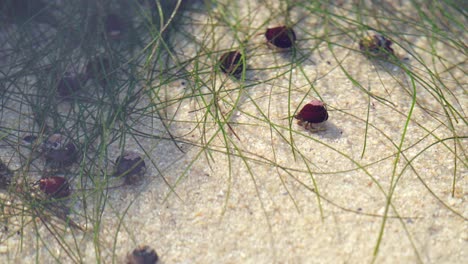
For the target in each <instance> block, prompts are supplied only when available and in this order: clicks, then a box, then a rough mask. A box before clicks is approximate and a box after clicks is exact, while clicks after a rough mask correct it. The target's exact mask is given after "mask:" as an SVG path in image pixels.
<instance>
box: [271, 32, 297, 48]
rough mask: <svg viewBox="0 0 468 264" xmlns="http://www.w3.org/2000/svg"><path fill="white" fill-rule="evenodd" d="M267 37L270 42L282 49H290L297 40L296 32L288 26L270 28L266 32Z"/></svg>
mask: <svg viewBox="0 0 468 264" xmlns="http://www.w3.org/2000/svg"><path fill="white" fill-rule="evenodd" d="M265 37H266V39H267V41H268V43H269V44H271V45H273V46H275V47H277V48H280V49H289V48H291V47H292V46H293V45H294V42H295V41H296V33H294V30H293V29H292V28H290V27H287V26H279V27H274V28H269V29H267V31H266V32H265Z"/></svg>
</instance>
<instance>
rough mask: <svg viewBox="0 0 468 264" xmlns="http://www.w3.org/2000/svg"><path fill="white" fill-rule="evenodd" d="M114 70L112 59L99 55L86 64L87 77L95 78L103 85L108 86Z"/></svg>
mask: <svg viewBox="0 0 468 264" xmlns="http://www.w3.org/2000/svg"><path fill="white" fill-rule="evenodd" d="M111 71H112V64H111V61H110V59H108V58H106V57H104V56H97V57H95V58H93V59H91V60H90V61H89V62H88V63H87V64H86V70H85V75H86V79H95V80H96V81H98V82H99V84H100V85H101V86H104V87H105V86H107V84H108V83H109V78H110V75H111Z"/></svg>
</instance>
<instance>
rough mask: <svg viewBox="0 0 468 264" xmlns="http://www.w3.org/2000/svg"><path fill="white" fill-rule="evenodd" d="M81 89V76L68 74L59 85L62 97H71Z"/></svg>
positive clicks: (58, 91)
mask: <svg viewBox="0 0 468 264" xmlns="http://www.w3.org/2000/svg"><path fill="white" fill-rule="evenodd" d="M80 88H81V80H80V76H79V75H77V74H72V73H69V72H66V73H65V75H64V76H63V77H62V78H61V79H60V81H59V83H58V85H57V93H58V95H59V96H61V97H69V96H71V95H72V94H74V93H76V92H77V91H78V90H80Z"/></svg>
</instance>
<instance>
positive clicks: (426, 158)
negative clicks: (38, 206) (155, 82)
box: [0, 1, 468, 263]
mask: <svg viewBox="0 0 468 264" xmlns="http://www.w3.org/2000/svg"><path fill="white" fill-rule="evenodd" d="M226 2H234V1H226ZM246 2H247V1H246ZM248 2H256V1H248ZM259 2H261V1H259ZM272 2H274V1H272ZM230 5H231V7H230V8H228V10H229V11H231V12H233V13H235V14H236V15H235V17H237V18H242V19H241V20H240V21H239V23H240V25H241V29H239V32H238V35H237V37H239V39H241V40H243V39H244V38H247V37H249V44H248V46H247V47H248V48H247V49H246V51H245V53H246V55H247V64H248V69H247V71H246V76H245V79H246V80H240V81H236V80H235V79H230V78H227V77H226V76H225V75H223V74H221V73H220V72H214V71H212V68H211V65H213V64H215V63H216V60H217V58H218V57H219V56H220V54H221V52H217V51H223V50H229V49H231V47H239V45H240V44H239V42H237V41H236V40H235V38H234V37H233V36H231V34H232V32H233V31H232V30H230V29H229V28H228V27H226V26H223V25H219V26H206V25H204V24H205V23H206V24H208V25H209V24H210V23H212V21H210V20H209V16H206V15H204V14H200V13H186V14H185V15H187V16H191V17H192V18H193V19H196V20H197V21H199V22H201V23H200V25H194V26H192V27H191V28H190V29H189V26H185V27H184V28H183V29H181V31H184V30H185V31H188V30H190V32H191V33H193V34H194V35H195V36H197V39H198V41H202V42H203V45H204V46H205V47H206V48H207V49H208V50H209V51H210V52H213V53H212V54H206V53H205V52H204V51H203V50H200V49H199V48H200V47H199V46H198V45H197V44H196V43H195V42H194V41H193V40H188V39H187V38H184V36H182V35H181V34H180V35H177V33H175V35H174V38H176V39H177V41H176V43H177V45H176V49H175V50H179V51H180V53H178V54H177V56H179V58H181V59H185V58H190V57H192V56H193V55H194V54H198V55H199V56H200V57H199V62H200V63H205V64H204V65H201V66H200V67H202V69H199V74H198V78H200V79H201V80H204V81H205V82H206V83H207V84H208V85H209V86H208V85H207V86H206V87H201V88H200V91H201V92H208V91H210V90H212V89H216V90H217V91H220V93H219V97H220V98H221V99H220V101H219V107H220V108H221V111H222V112H223V114H224V115H226V116H228V115H229V113H230V112H231V111H232V114H233V115H232V117H230V118H229V121H230V122H231V127H232V130H233V131H234V132H235V135H237V136H238V137H239V139H238V138H237V137H236V136H235V135H234V133H233V132H232V131H231V130H230V128H229V127H228V126H227V125H223V126H219V125H218V124H215V123H213V118H212V116H209V117H208V122H207V124H206V127H205V128H203V127H201V125H202V124H200V122H201V121H202V120H203V118H205V116H204V115H206V114H207V110H206V105H203V103H202V99H201V98H202V97H201V96H195V95H192V96H191V97H190V98H189V99H185V100H179V101H178V103H177V104H176V105H171V106H169V107H168V108H167V109H166V114H167V116H169V118H171V119H174V122H171V123H169V122H168V124H170V126H171V131H174V134H175V135H178V136H182V135H184V137H183V140H184V141H185V143H181V144H180V147H181V148H182V149H183V150H184V151H185V153H182V152H181V151H180V150H178V149H177V148H176V147H175V145H174V144H173V143H172V142H169V141H160V142H158V141H156V140H147V139H145V140H141V141H140V143H141V144H142V145H144V146H145V150H146V151H147V152H148V153H149V154H150V157H149V158H147V160H150V159H151V160H153V161H154V165H153V164H150V163H149V162H148V163H147V164H149V170H148V173H147V176H148V180H147V181H145V184H144V185H142V186H139V187H125V188H122V189H116V190H111V191H110V192H109V194H108V196H109V201H108V204H107V208H106V210H105V213H104V214H103V216H102V226H101V235H100V237H99V240H100V241H101V242H100V243H99V244H100V245H101V249H100V250H102V251H103V252H102V256H103V257H104V259H103V260H102V261H103V262H105V263H110V262H112V261H113V259H112V255H113V254H115V255H116V261H117V262H121V261H123V259H124V256H125V254H126V253H127V252H128V251H129V250H130V249H132V248H133V247H135V246H136V245H139V244H148V245H150V246H152V247H154V248H155V249H156V251H157V252H158V254H159V255H160V257H161V260H162V262H163V263H369V262H371V261H372V260H373V257H374V250H375V248H376V245H377V239H378V237H379V232H380V230H381V228H382V225H383V222H384V220H383V217H382V216H383V215H384V213H385V207H386V204H387V198H386V195H387V194H388V193H389V190H390V189H391V187H392V186H396V187H395V189H394V192H393V196H392V200H391V207H390V208H389V211H388V214H387V216H388V217H389V218H388V219H387V220H386V221H385V226H384V234H383V237H382V241H381V244H380V248H379V252H378V254H377V255H376V263H415V262H418V261H419V260H421V261H422V262H424V263H463V262H464V261H466V260H468V251H467V248H468V222H467V217H468V215H467V213H468V205H467V198H468V193H467V190H468V186H467V168H466V167H464V165H463V162H465V163H466V160H465V161H460V160H458V161H457V171H456V173H455V177H456V179H457V184H456V188H455V197H452V195H451V192H452V181H453V177H454V172H453V171H454V154H453V153H452V150H453V149H454V141H453V140H448V141H446V142H445V143H446V145H447V146H444V145H443V144H436V145H434V146H432V147H430V148H428V149H425V148H427V147H428V146H430V145H431V144H432V143H434V142H436V141H437V140H438V139H437V138H439V139H443V138H448V137H452V136H453V130H451V129H449V128H448V127H445V126H444V125H446V124H447V123H446V122H447V121H446V120H447V119H446V117H445V116H444V115H443V109H442V108H441V105H440V103H439V102H437V101H436V98H434V97H432V96H431V95H430V94H429V93H428V92H427V91H426V89H427V88H424V87H422V86H421V84H416V87H415V89H416V91H417V100H418V103H419V104H418V105H415V108H414V112H413V113H412V116H411V122H410V124H409V126H408V131H407V133H406V135H405V138H404V141H403V144H402V146H403V149H405V151H404V152H402V153H401V155H399V161H398V162H397V165H396V166H395V165H394V164H395V162H396V153H397V146H398V144H400V141H401V137H402V134H403V129H404V126H405V122H406V119H407V115H408V112H409V110H410V108H411V99H412V98H411V96H410V95H409V94H408V93H412V90H413V88H412V87H411V81H410V78H409V77H408V75H407V74H406V73H405V72H403V70H401V69H400V68H398V67H396V66H393V65H391V64H388V63H377V62H374V63H373V62H372V61H371V60H368V59H367V58H366V57H364V56H363V55H362V54H360V53H359V52H358V51H357V49H358V46H357V36H359V35H360V33H358V32H354V31H353V30H351V29H350V31H351V32H348V33H349V34H350V35H349V36H345V35H344V34H341V35H340V36H337V37H334V39H332V40H331V41H333V42H337V43H340V44H342V45H343V47H340V46H338V45H334V46H333V51H334V55H335V56H336V58H334V55H333V54H332V53H331V52H330V50H329V49H328V47H327V45H326V43H325V42H323V43H321V44H319V45H318V49H314V50H311V49H310V48H311V47H315V45H316V43H318V41H319V40H318V39H315V38H311V35H310V32H312V31H313V35H314V36H315V35H316V34H317V35H320V34H319V33H320V32H324V30H325V29H324V27H323V25H322V24H321V23H323V21H321V20H320V19H319V18H318V17H314V16H307V17H305V18H304V19H300V18H302V17H303V15H304V14H306V13H305V12H306V11H305V10H300V9H298V8H295V9H293V10H292V12H291V20H292V21H294V22H295V21H299V20H300V21H299V22H298V23H297V24H296V25H295V26H294V29H295V30H296V34H297V36H298V43H297V45H298V53H297V55H296V56H297V57H296V59H299V58H305V61H304V62H303V63H301V64H299V65H291V61H294V58H293V56H292V55H290V54H289V55H284V54H282V53H278V52H274V51H272V50H271V49H269V48H268V47H267V46H266V45H265V43H264V38H263V36H262V35H256V34H258V33H262V32H263V31H264V29H266V28H267V27H270V26H276V25H279V24H282V23H284V17H282V16H278V17H275V15H276V13H275V12H273V11H270V10H274V9H271V8H272V7H271V6H269V7H266V6H264V5H262V4H257V3H249V4H245V5H241V4H239V5H236V4H232V3H231V4H230ZM275 5H277V8H278V10H281V8H284V6H282V5H280V4H278V3H276V4H275ZM345 8H346V6H345V7H343V9H342V10H341V11H339V12H341V13H343V14H344V13H345V11H344V10H345ZM401 10H405V8H404V7H401ZM213 12H214V14H220V15H221V14H222V12H221V5H220V6H218V9H215V10H214V11H213ZM408 12H410V11H408ZM277 13H280V12H279V11H278V12H277ZM272 16H273V19H272V18H271V17H272ZM232 19H234V17H233V18H232ZM266 21H268V22H266ZM232 23H235V22H234V21H233V22H232ZM264 23H265V24H264ZM390 26H392V25H390ZM391 28H394V26H392V27H391ZM211 30H214V36H213V35H212V34H213V32H212V31H211ZM408 31H411V29H408ZM308 32H309V33H308ZM316 32H318V33H316ZM392 37H393V38H394V37H395V36H392ZM406 38H408V39H409V38H410V37H406V36H402V39H398V40H396V41H395V42H397V43H401V44H402V45H409V44H410V43H408V42H405V41H404V39H406ZM211 40H214V41H215V42H211ZM411 40H412V43H411V44H413V45H414V46H416V47H427V46H428V45H429V43H428V40H427V39H425V38H423V37H421V38H415V39H414V40H413V39H411ZM394 48H395V50H396V52H397V54H398V55H399V56H401V57H405V56H408V53H407V52H406V51H405V50H403V48H402V47H399V46H398V45H395V46H394ZM405 48H408V46H405ZM351 49H354V50H351ZM441 52H442V53H441V55H442V54H443V55H444V58H445V59H446V60H447V61H450V62H452V63H454V64H455V63H456V62H458V61H463V60H466V58H460V57H450V56H451V54H450V51H449V50H448V51H447V52H444V51H443V47H441ZM418 54H419V55H420V56H421V59H422V60H423V61H425V62H426V63H429V62H431V59H432V57H431V54H429V53H427V52H421V53H418ZM458 55H459V54H458ZM328 62H329V63H328ZM339 63H341V66H342V67H343V68H344V69H346V70H347V71H348V73H349V74H350V75H351V76H353V78H355V79H356V81H358V82H359V83H360V84H362V85H363V87H362V88H363V89H367V90H368V91H369V92H370V93H372V94H373V95H375V96H379V97H382V98H383V99H385V100H386V101H388V102H382V101H380V102H379V101H377V100H375V99H369V97H368V95H366V94H365V93H364V92H363V91H361V90H360V89H361V88H359V87H357V86H356V85H353V83H352V82H351V81H350V79H349V78H348V77H347V76H346V75H345V74H344V73H343V70H341V69H340V67H339ZM431 63H432V62H431ZM278 65H284V66H282V67H279V66H278ZM406 65H407V67H409V68H410V69H412V70H413V71H415V72H417V73H418V76H421V77H423V78H424V79H425V80H427V81H429V77H430V75H429V74H427V71H426V70H425V69H423V68H422V67H421V65H420V64H419V63H418V62H417V61H416V60H415V59H414V58H413V57H411V58H410V59H409V61H407V62H406ZM194 67H195V63H192V64H190V65H189V66H188V69H189V70H190V69H194ZM265 67H270V69H265ZM438 67H440V68H441V69H444V67H446V68H448V66H443V65H439V64H438V62H435V65H431V69H433V68H438ZM291 68H293V69H292V70H291ZM441 78H443V79H444V80H446V82H445V84H446V85H449V86H448V87H447V89H450V90H451V91H452V92H453V93H454V94H455V96H456V98H458V100H459V102H458V104H457V103H455V102H454V97H452V96H448V97H447V98H448V100H449V101H450V102H451V103H453V104H454V105H456V106H457V107H458V109H457V110H458V111H466V107H467V103H468V101H467V97H466V92H464V90H463V89H466V87H460V86H458V84H457V83H456V82H454V80H453V78H458V81H459V83H462V84H463V83H466V80H467V79H466V77H465V76H463V75H460V73H459V72H456V71H454V76H450V75H448V74H447V73H445V74H444V73H442V76H441ZM182 81H184V82H185V85H182V84H181V82H182ZM195 82H196V80H195V79H194V78H185V79H184V80H180V81H177V82H174V83H172V84H170V85H168V86H167V87H166V88H167V89H168V91H169V92H167V93H164V94H165V96H167V97H166V98H179V97H180V96H181V95H183V94H191V89H195V87H198V86H196V84H195ZM311 84H312V85H313V86H312V85H311ZM462 88H463V89H462ZM314 90H315V91H316V92H317V93H318V94H319V95H320V97H321V99H322V100H323V101H324V102H325V103H326V104H327V105H328V109H329V116H330V118H329V121H328V123H327V130H326V131H324V132H319V133H309V132H308V131H305V130H304V129H303V128H301V127H299V126H297V124H296V122H295V121H292V122H291V120H290V119H291V116H292V115H293V114H294V112H295V111H296V110H297V109H298V108H299V107H300V106H301V105H303V104H304V103H305V102H307V101H309V100H312V99H314V98H317V97H318V96H317V93H316V92H315V91H314ZM160 95H161V94H160ZM238 96H239V97H240V103H239V105H238V107H236V108H233V106H232V105H233V104H234V101H235V100H237V97H238ZM204 98H205V99H206V100H207V101H209V100H211V99H212V98H211V97H210V96H208V95H207V96H205V97H204ZM369 100H370V102H369ZM148 102H149V101H146V102H145V101H143V102H141V104H142V105H144V104H145V103H148ZM288 102H289V103H288ZM369 103H370V105H371V107H370V112H369V125H370V126H369V127H368V128H367V137H366V136H365V135H366V121H365V120H366V118H367V110H368V104H369ZM391 104H393V105H391ZM288 107H289V108H290V110H289V112H288ZM423 107H424V108H425V109H423ZM195 110H198V111H195ZM211 110H212V111H216V110H217V109H215V107H213V106H211ZM428 110H431V111H434V113H435V114H431V113H430V112H429V111H428ZM218 114H220V113H218ZM288 117H289V118H288ZM465 118H466V117H465ZM147 121H149V118H148V120H141V123H142V124H146V125H148V126H151V125H150V123H149V122H147ZM155 122H156V123H155V125H153V127H150V128H148V127H146V128H145V127H142V128H141V129H142V130H144V131H148V132H153V133H158V131H161V130H163V129H162V128H161V127H160V122H159V121H158V120H155ZM158 124H159V125H158ZM454 126H455V128H454V130H455V131H457V133H458V135H466V134H467V132H468V130H467V127H466V125H465V124H463V122H459V123H458V124H454ZM220 128H223V129H225V130H226V131H227V132H226V135H227V137H223V133H221V132H220V131H219V129H220ZM203 140H206V141H210V142H209V144H207V143H206V142H204V141H203ZM365 140H366V149H365V153H364V156H363V157H362V158H361V154H362V151H363V146H364V141H365ZM292 142H294V143H292ZM460 142H461V143H464V141H463V140H461V141H460ZM127 144H128V145H129V146H131V147H129V149H134V150H137V151H139V152H140V153H141V152H142V151H141V150H140V149H139V147H138V146H136V145H135V142H132V141H129V142H127ZM293 144H294V149H295V150H294V151H292V146H291V145H293ZM200 145H208V146H209V150H206V149H202V148H200V147H199V146H200ZM407 148H408V149H407ZM457 148H458V151H459V153H458V155H459V157H464V156H463V154H462V149H461V148H460V145H458V146H457ZM464 148H466V146H464ZM111 150H112V151H113V152H112V153H110V157H111V158H112V159H114V158H115V157H116V156H117V155H118V153H119V150H118V149H117V145H116V146H115V148H111ZM421 152H422V153H421ZM413 158H414V160H412V159H413ZM408 160H411V164H410V166H409V167H405V166H406V165H408ZM194 161H195V162H194ZM155 165H156V166H157V168H158V169H159V170H160V171H159V172H158V170H157V169H156V167H155ZM394 169H395V172H393V171H394ZM160 173H162V174H160ZM163 177H164V179H165V180H167V181H168V182H169V183H170V184H171V185H172V186H173V187H174V189H175V192H176V194H174V193H171V191H170V188H169V187H168V186H167V184H166V183H165V181H164V180H163ZM313 190H315V191H318V193H319V194H320V197H321V198H320V199H319V196H318V195H317V192H314V191H313ZM90 198H93V197H92V196H90ZM130 203H132V205H131V207H130V208H129V209H128V212H127V213H126V215H125V217H124V219H123V221H122V223H120V221H119V220H120V219H118V218H117V217H116V216H120V217H122V214H123V212H124V210H125V209H126V207H127V206H128V205H129V204H130ZM77 206H78V205H77ZM454 212H457V213H458V214H459V215H457V214H455V213H454ZM395 216H397V217H395ZM398 216H399V217H398ZM119 224H123V225H121V226H120V225H119ZM39 229H40V230H41V232H42V231H44V232H43V233H44V234H45V239H46V240H49V239H51V237H50V235H47V232H46V230H42V229H44V227H40V224H39ZM117 230H119V234H118V238H117V241H116V244H115V252H112V248H113V247H114V243H115V241H114V239H115V237H116V232H117ZM34 234H35V233H33V232H32V231H31V233H25V234H23V235H24V241H23V243H25V244H26V246H23V251H22V252H18V245H19V244H18V243H19V241H17V240H14V239H9V240H7V241H3V240H2V243H5V244H3V245H2V246H1V247H4V248H5V247H6V248H7V249H6V250H2V251H4V252H3V253H1V254H0V260H2V259H3V260H5V261H7V262H15V261H18V260H23V261H24V262H29V261H33V260H34V259H35V257H36V256H37V255H36V254H37V251H36V250H35V249H32V250H28V246H27V244H28V243H33V244H34V243H36V241H35V239H34V238H35V237H34ZM77 234H80V232H77ZM79 237H81V235H79ZM65 239H66V241H68V242H71V241H72V237H71V236H66V237H65ZM77 243H78V244H79V245H80V248H81V249H82V250H83V252H81V254H82V255H85V256H86V257H85V258H84V259H83V262H84V263H93V262H94V261H95V253H94V250H95V247H94V245H93V236H92V231H91V232H90V233H88V234H87V235H86V236H85V237H84V238H82V240H79V241H78V242H77ZM57 250H59V249H57ZM5 251H6V252H5ZM60 255H61V256H62V257H64V259H66V258H65V253H64V252H61V253H60ZM24 256H29V258H24ZM49 261H51V259H50V257H49V255H48V254H47V253H46V249H43V250H42V251H41V253H40V254H39V262H40V263H46V262H49ZM1 262H2V263H5V262H4V261H1Z"/></svg>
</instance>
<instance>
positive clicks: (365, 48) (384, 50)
mask: <svg viewBox="0 0 468 264" xmlns="http://www.w3.org/2000/svg"><path fill="white" fill-rule="evenodd" d="M392 44H393V43H392V41H391V40H389V39H388V38H387V37H385V36H383V35H381V34H378V33H376V32H372V33H369V34H368V35H366V36H364V37H363V38H362V39H361V40H360V41H359V49H360V50H361V51H362V52H364V54H365V55H367V56H370V57H376V58H382V59H386V58H388V57H389V56H391V55H395V53H394V51H393V49H392V47H391V46H392Z"/></svg>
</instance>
